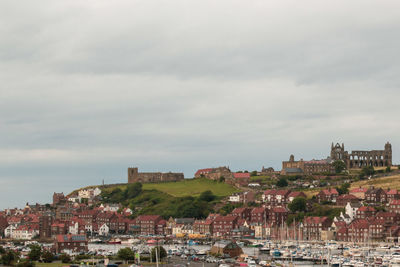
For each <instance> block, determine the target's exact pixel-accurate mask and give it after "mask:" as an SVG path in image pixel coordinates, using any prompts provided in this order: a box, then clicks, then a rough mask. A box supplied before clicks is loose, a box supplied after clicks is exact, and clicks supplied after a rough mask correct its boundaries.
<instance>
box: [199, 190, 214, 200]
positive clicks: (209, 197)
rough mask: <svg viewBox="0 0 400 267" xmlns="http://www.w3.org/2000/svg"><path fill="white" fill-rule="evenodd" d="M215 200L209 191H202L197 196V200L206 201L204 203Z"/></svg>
mask: <svg viewBox="0 0 400 267" xmlns="http://www.w3.org/2000/svg"><path fill="white" fill-rule="evenodd" d="M215 198H216V196H215V195H214V194H213V192H211V190H207V191H204V192H203V193H201V195H200V196H199V200H202V201H206V202H211V201H213V200H214V199H215Z"/></svg>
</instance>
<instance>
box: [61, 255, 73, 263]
mask: <svg viewBox="0 0 400 267" xmlns="http://www.w3.org/2000/svg"><path fill="white" fill-rule="evenodd" d="M60 260H61V262H62V263H70V262H71V257H70V256H69V255H68V254H61V256H60Z"/></svg>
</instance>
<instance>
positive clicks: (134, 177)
mask: <svg viewBox="0 0 400 267" xmlns="http://www.w3.org/2000/svg"><path fill="white" fill-rule="evenodd" d="M183 179H185V177H184V175H183V173H173V172H166V173H162V172H139V170H138V168H128V183H135V182H140V183H159V182H176V181H182V180H183Z"/></svg>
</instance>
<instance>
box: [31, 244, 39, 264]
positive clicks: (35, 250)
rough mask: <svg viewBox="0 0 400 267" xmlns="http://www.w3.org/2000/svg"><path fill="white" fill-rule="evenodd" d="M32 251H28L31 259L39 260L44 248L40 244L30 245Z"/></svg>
mask: <svg viewBox="0 0 400 267" xmlns="http://www.w3.org/2000/svg"><path fill="white" fill-rule="evenodd" d="M30 249H31V251H29V253H28V257H29V259H30V260H31V261H38V260H39V259H40V255H41V254H42V248H41V247H40V246H39V245H32V246H30Z"/></svg>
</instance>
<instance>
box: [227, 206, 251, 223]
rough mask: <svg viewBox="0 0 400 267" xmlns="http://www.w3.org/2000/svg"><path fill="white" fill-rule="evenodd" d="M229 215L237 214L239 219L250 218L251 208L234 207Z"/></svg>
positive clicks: (248, 219)
mask: <svg viewBox="0 0 400 267" xmlns="http://www.w3.org/2000/svg"><path fill="white" fill-rule="evenodd" d="M231 215H233V216H238V217H239V219H245V220H247V221H250V220H251V209H250V208H236V209H234V210H233V211H232V212H231Z"/></svg>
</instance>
